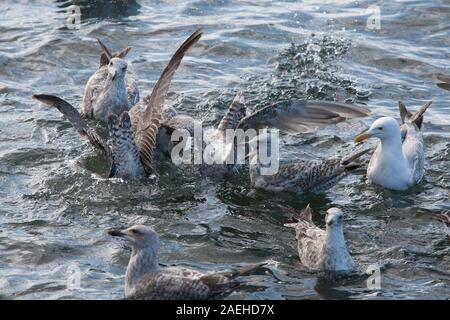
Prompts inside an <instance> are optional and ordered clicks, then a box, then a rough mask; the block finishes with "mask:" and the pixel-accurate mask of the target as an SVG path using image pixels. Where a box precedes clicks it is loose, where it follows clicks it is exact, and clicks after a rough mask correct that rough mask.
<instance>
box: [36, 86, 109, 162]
mask: <svg viewBox="0 0 450 320" xmlns="http://www.w3.org/2000/svg"><path fill="white" fill-rule="evenodd" d="M33 99H36V100H38V101H40V102H42V103H45V104H47V105H49V106H52V107H55V108H57V109H58V110H59V111H60V112H61V113H62V114H63V115H65V116H66V118H67V119H69V121H70V123H71V124H72V126H73V127H74V128H75V129H76V130H77V131H78V132H79V133H80V135H82V136H84V137H87V138H88V140H89V141H90V142H91V143H92V145H93V146H94V147H96V148H99V149H100V150H102V151H104V152H105V153H106V154H108V155H110V154H111V150H110V148H109V146H108V145H107V143H106V141H104V140H103V138H102V137H100V136H99V135H98V134H97V132H96V131H95V129H93V128H90V127H89V126H88V125H87V123H86V122H85V121H84V120H83V118H82V117H81V115H80V113H79V112H78V110H77V109H75V107H74V106H72V105H71V104H70V103H68V102H67V101H65V100H63V99H61V98H58V97H56V96H52V95H47V94H34V95H33Z"/></svg>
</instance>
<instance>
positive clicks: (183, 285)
mask: <svg viewBox="0 0 450 320" xmlns="http://www.w3.org/2000/svg"><path fill="white" fill-rule="evenodd" d="M108 233H109V234H110V235H112V236H116V237H122V238H125V239H126V240H128V241H129V243H130V244H131V247H132V253H131V257H130V261H129V263H128V267H127V272H126V276H125V297H126V298H128V299H149V300H150V299H156V300H187V299H189V300H191V299H210V298H217V297H218V296H220V295H223V294H226V293H230V290H232V289H233V288H236V287H237V286H238V285H239V284H240V283H239V282H238V281H236V278H238V277H240V276H244V275H248V274H250V273H252V272H254V271H256V270H257V269H259V268H261V266H262V265H256V266H251V267H248V268H243V269H239V270H235V271H230V272H219V273H202V272H200V271H197V270H192V269H188V268H184V267H164V268H162V267H160V265H159V261H158V251H159V246H160V240H159V236H158V234H157V233H156V232H155V231H154V230H153V229H152V228H150V227H147V226H143V225H135V226H132V227H130V228H128V229H125V230H111V231H108Z"/></svg>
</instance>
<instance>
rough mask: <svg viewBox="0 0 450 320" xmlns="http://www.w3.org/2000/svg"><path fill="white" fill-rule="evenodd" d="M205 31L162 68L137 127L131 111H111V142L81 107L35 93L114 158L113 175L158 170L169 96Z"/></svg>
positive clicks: (130, 175) (140, 174) (129, 176)
mask: <svg viewBox="0 0 450 320" xmlns="http://www.w3.org/2000/svg"><path fill="white" fill-rule="evenodd" d="M201 34H202V33H201V31H200V30H197V31H196V32H194V33H193V34H192V35H191V36H190V37H189V38H188V39H187V40H185V41H184V42H183V44H182V45H181V46H180V47H179V48H178V50H177V51H176V52H175V54H174V55H173V56H172V59H171V60H170V61H169V63H168V64H167V66H166V68H165V69H164V71H163V72H162V74H161V76H160V78H159V80H158V81H157V83H156V84H155V86H154V88H153V91H152V93H151V94H150V95H149V96H147V97H145V98H143V99H142V100H141V101H140V102H139V104H140V105H141V108H142V110H144V111H143V112H142V114H141V115H140V119H139V122H138V124H137V126H136V128H135V129H134V130H133V128H132V125H131V120H130V116H129V114H128V112H127V111H124V112H122V114H121V115H120V116H118V115H116V114H114V113H109V115H108V128H109V132H110V137H111V139H110V141H109V143H107V142H106V141H104V140H103V139H102V138H101V137H100V135H99V134H97V132H96V131H95V129H93V128H90V127H89V126H88V124H87V123H86V122H85V121H84V120H83V118H82V117H81V115H80V114H79V113H78V111H77V110H76V109H75V108H74V107H73V106H72V105H70V104H69V103H68V102H66V101H64V100H63V99H61V98H58V97H55V96H51V95H33V98H35V99H37V100H39V101H41V102H43V103H45V104H48V105H50V106H53V107H56V108H57V109H58V110H59V111H60V112H61V113H63V114H64V115H65V116H66V117H67V118H68V120H69V121H70V122H71V124H72V125H73V126H74V128H75V129H76V130H77V131H78V132H79V133H80V134H81V135H82V136H86V137H87V138H88V139H89V141H90V142H91V143H92V144H93V145H94V146H95V147H97V148H99V149H101V150H102V151H104V152H105V153H106V154H107V155H108V156H109V157H110V158H111V160H112V166H111V170H110V177H119V178H125V179H132V178H139V177H143V176H145V175H148V174H152V173H155V169H154V167H153V153H154V149H155V146H156V136H157V134H158V128H159V125H160V121H161V114H162V109H163V106H164V100H165V96H166V94H167V91H168V88H169V85H170V82H171V80H172V77H173V75H174V73H175V71H176V70H177V68H178V66H179V65H180V63H181V60H182V58H183V57H184V54H185V53H186V52H187V50H189V48H191V47H192V46H193V45H194V44H195V43H197V41H198V40H199V39H200V37H201Z"/></svg>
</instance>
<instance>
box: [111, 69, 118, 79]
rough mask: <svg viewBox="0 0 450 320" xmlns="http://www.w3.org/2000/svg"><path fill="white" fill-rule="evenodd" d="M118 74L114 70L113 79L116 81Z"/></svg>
mask: <svg viewBox="0 0 450 320" xmlns="http://www.w3.org/2000/svg"><path fill="white" fill-rule="evenodd" d="M116 75H117V71H114V74H113V76H112V78H111V79H112V80H113V81H114V79H115V78H116Z"/></svg>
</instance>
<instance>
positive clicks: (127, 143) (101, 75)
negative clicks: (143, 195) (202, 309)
mask: <svg viewBox="0 0 450 320" xmlns="http://www.w3.org/2000/svg"><path fill="white" fill-rule="evenodd" d="M201 36H202V31H201V30H197V31H195V32H194V33H193V34H192V35H191V36H190V37H188V38H187V39H186V40H185V41H184V42H183V43H182V44H181V46H180V47H179V48H178V50H177V51H176V52H175V54H174V55H173V56H172V58H171V59H170V61H169V63H168V64H167V66H166V67H165V69H164V70H163V72H162V73H161V76H160V77H159V79H158V81H157V82H156V84H155V86H154V88H153V90H152V92H151V93H150V94H149V95H147V96H145V97H143V98H141V97H140V92H139V89H138V85H137V77H136V73H135V72H134V71H133V69H132V65H131V64H130V63H127V61H126V60H125V58H126V55H127V54H128V52H129V51H130V49H131V48H130V47H128V48H126V49H124V50H122V51H120V52H112V51H111V50H110V49H108V47H107V46H106V45H105V44H104V43H103V42H102V41H100V40H98V42H99V44H100V46H101V48H102V54H101V57H100V66H99V67H98V69H97V70H96V71H95V73H94V74H93V75H92V76H91V77H90V79H89V81H88V82H87V84H86V87H85V91H84V96H83V101H82V107H81V112H79V111H78V110H77V108H75V107H74V106H72V105H71V104H70V103H68V102H66V101H64V100H63V99H61V98H58V97H56V96H53V95H46V94H35V95H33V98H34V99H37V100H39V101H40V102H42V103H44V104H46V105H49V106H52V107H55V108H57V109H58V110H59V111H60V112H61V113H62V114H63V115H64V116H65V117H66V118H67V119H68V120H69V121H70V123H71V124H72V126H73V127H74V128H75V129H76V130H77V131H78V132H79V133H80V135H81V136H83V137H85V138H87V139H88V140H89V142H90V143H91V144H92V145H93V146H94V147H95V148H97V149H99V150H100V151H101V152H104V153H105V154H106V155H107V158H108V159H109V161H110V168H111V169H110V172H109V177H117V178H122V179H141V178H145V177H146V176H149V175H152V174H156V173H157V166H158V160H157V159H160V158H159V157H157V156H156V155H157V154H158V155H160V156H162V157H163V159H164V157H165V159H166V160H167V157H168V155H169V154H170V152H171V150H172V149H173V148H174V146H175V145H176V143H174V142H173V141H172V140H171V139H170V136H171V134H172V133H173V132H174V131H176V130H178V129H185V130H188V131H189V132H190V133H192V132H193V130H194V125H195V122H196V120H195V119H193V118H192V117H190V116H189V115H184V114H179V113H178V112H177V110H175V109H174V108H173V107H171V106H169V105H167V104H166V102H165V97H166V95H167V92H168V90H169V86H170V83H171V80H172V78H173V76H174V74H175V71H176V70H177V68H178V66H179V65H180V63H181V61H182V59H183V57H184V55H185V54H186V53H187V51H188V50H189V49H190V48H192V47H193V46H194V45H195V44H196V43H197V42H198V41H199V39H200V38H201ZM442 81H443V82H444V83H443V84H441V85H442V87H443V88H445V89H448V90H450V84H449V83H450V79H449V78H445V79H442ZM430 105H431V102H427V103H426V104H425V105H424V106H423V107H421V108H419V109H418V111H416V112H415V113H411V112H410V111H408V110H407V108H406V107H405V105H404V104H403V103H402V102H400V103H399V110H400V123H399V122H398V121H397V120H396V119H394V118H391V117H382V118H379V119H377V120H376V121H375V122H373V124H372V125H371V126H370V128H369V129H367V130H365V131H364V132H362V133H360V134H359V135H357V136H356V138H355V143H357V144H358V145H359V144H360V143H362V142H363V141H364V140H366V139H369V138H377V139H378V140H379V143H378V146H377V147H376V149H375V150H373V149H371V148H367V149H364V150H360V151H359V152H357V153H355V154H352V155H350V156H348V157H346V158H343V159H326V160H314V161H311V160H296V161H295V162H292V163H284V164H280V166H279V169H278V171H277V172H276V173H274V174H272V175H264V174H261V165H260V164H259V163H258V161H257V159H254V158H255V157H256V152H255V150H250V151H249V154H248V155H247V160H249V165H248V170H249V173H250V183H251V185H252V187H254V188H257V189H263V190H268V191H271V192H281V191H289V192H294V193H298V194H300V193H303V192H316V191H321V190H325V189H327V188H329V187H331V186H333V185H334V184H336V183H337V182H338V181H339V180H340V179H341V178H343V177H344V176H345V175H347V174H349V173H350V172H351V171H352V170H353V169H354V168H357V167H359V166H361V165H362V162H360V161H358V159H359V158H360V157H362V156H363V155H365V154H367V153H372V156H371V159H370V163H369V165H368V168H367V179H368V181H369V182H370V183H374V184H377V185H380V186H382V187H384V188H387V189H392V190H406V189H409V188H411V187H412V186H414V185H415V184H417V183H419V182H420V181H421V179H422V177H423V176H424V141H423V137H422V131H421V129H422V127H423V114H424V112H425V111H426V110H427V108H428V107H429V106H430ZM369 114H370V111H369V110H368V109H367V108H365V107H362V106H358V105H351V104H345V103H339V102H331V101H306V100H301V101H289V102H287V101H282V102H278V103H275V104H273V105H269V106H267V107H265V108H262V109H260V110H258V111H255V112H251V111H250V110H249V109H248V108H247V107H246V105H245V99H244V93H243V92H239V93H238V94H237V96H236V97H235V99H234V100H233V102H232V103H231V105H230V107H229V108H228V110H227V111H226V114H225V115H224V117H223V119H222V120H221V121H220V123H219V125H218V127H217V128H215V129H214V130H215V137H216V138H217V139H218V140H221V139H224V138H223V137H224V136H225V132H226V130H229V129H239V128H240V129H245V130H246V129H251V128H252V129H258V130H259V129H262V128H275V129H279V130H281V131H283V132H286V133H290V134H298V133H303V132H306V131H308V130H311V129H313V128H317V127H323V126H326V125H331V124H336V123H339V122H341V121H345V120H346V119H351V118H359V117H365V116H367V115H369ZM92 122H95V123H97V124H98V123H100V124H104V125H106V126H107V128H108V136H107V137H104V136H103V135H102V134H100V133H99V132H98V131H97V130H96V129H95V126H93V125H92ZM256 139H257V140H259V141H261V140H265V141H266V142H267V140H269V143H270V138H268V137H267V135H264V134H261V135H259V136H257V137H256ZM252 160H255V161H252ZM223 169H224V170H223V172H224V173H229V171H230V170H232V169H233V166H232V165H231V166H230V165H223ZM215 171H216V170H215ZM312 216H313V211H312V209H311V207H310V206H309V205H308V207H306V208H305V209H304V210H302V211H301V212H300V214H298V215H296V216H295V217H293V221H292V222H290V223H287V224H286V226H287V227H292V228H294V229H295V232H296V239H297V242H298V253H299V257H300V261H301V263H302V264H303V265H304V266H305V267H307V268H310V269H313V270H321V271H326V272H331V273H333V272H339V273H344V274H351V273H354V272H356V271H357V266H356V264H355V262H354V261H353V259H352V257H351V256H350V254H349V252H348V250H347V246H346V242H345V238H344V231H343V212H342V211H341V210H340V209H339V208H335V207H334V208H330V209H328V211H327V215H326V218H325V225H326V227H325V229H321V228H319V227H317V226H316V225H315V224H314V223H313V220H312ZM443 219H447V222H450V218H449V217H443ZM108 233H109V234H110V235H111V236H115V237H121V238H124V239H126V240H127V241H128V242H129V244H130V245H131V247H132V253H131V258H130V261H129V264H128V267H127V271H126V279H125V297H126V298H131V299H207V298H214V297H219V296H221V295H223V294H225V293H226V292H229V291H230V290H233V289H235V288H237V287H238V286H239V284H240V282H239V281H238V279H237V278H239V277H240V276H244V275H248V274H251V273H253V272H255V271H257V270H258V269H261V268H263V267H264V265H256V266H250V267H247V268H243V269H238V270H234V271H229V272H216V273H203V272H200V271H197V270H192V269H188V268H185V267H161V266H160V264H159V261H158V250H159V243H160V240H159V236H158V234H157V233H156V232H155V231H154V230H153V229H152V228H151V227H148V226H143V225H135V226H132V227H130V228H128V229H125V230H109V231H108Z"/></svg>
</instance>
